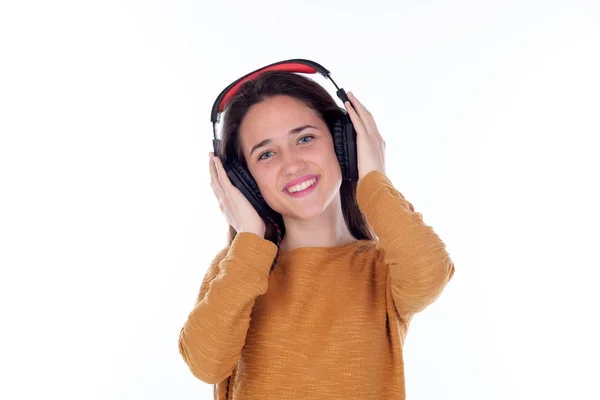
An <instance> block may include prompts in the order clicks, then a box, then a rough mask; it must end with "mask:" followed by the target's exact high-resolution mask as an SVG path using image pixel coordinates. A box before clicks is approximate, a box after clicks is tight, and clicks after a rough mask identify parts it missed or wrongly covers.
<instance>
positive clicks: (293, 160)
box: [283, 151, 306, 175]
mask: <svg viewBox="0 0 600 400" xmlns="http://www.w3.org/2000/svg"><path fill="white" fill-rule="evenodd" d="M305 167H306V164H305V163H304V161H303V160H302V158H301V157H299V155H298V154H297V153H295V152H294V151H287V152H285V154H284V156H283V172H284V173H285V174H286V175H295V174H297V173H299V172H302V171H303V170H304V168H305Z"/></svg>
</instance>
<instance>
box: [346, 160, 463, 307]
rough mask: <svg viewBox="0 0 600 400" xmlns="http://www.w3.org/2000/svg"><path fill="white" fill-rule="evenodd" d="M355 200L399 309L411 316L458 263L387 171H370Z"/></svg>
mask: <svg viewBox="0 0 600 400" xmlns="http://www.w3.org/2000/svg"><path fill="white" fill-rule="evenodd" d="M357 202H358V205H359V208H360V209H361V211H362V212H363V214H364V215H365V217H366V219H367V221H368V222H369V224H370V225H371V226H372V227H373V230H374V231H375V234H376V235H377V236H378V239H379V241H378V244H377V247H378V248H379V250H380V252H381V257H382V261H383V262H384V263H385V264H387V265H388V266H389V269H390V275H391V287H390V290H391V294H392V297H393V299H394V304H395V306H396V310H397V311H398V314H399V315H400V316H401V317H402V318H404V319H408V318H409V317H410V315H412V314H414V313H417V312H419V311H422V310H423V309H424V308H425V307H427V306H428V305H429V304H431V303H433V301H434V300H435V299H437V298H438V297H439V295H440V294H441V292H442V290H443V288H444V287H445V286H446V284H447V283H448V281H450V279H451V278H452V276H453V274H454V264H453V262H452V260H451V259H450V256H449V255H448V253H447V251H446V246H445V244H444V243H443V242H442V241H441V239H440V238H439V237H438V235H437V234H436V233H435V232H434V230H433V228H432V227H430V226H428V225H426V224H425V223H424V222H423V218H422V216H421V214H420V213H418V212H415V211H414V207H413V206H412V204H411V203H409V202H408V201H407V200H406V199H405V198H404V196H402V194H400V193H399V192H398V191H397V190H396V189H395V188H394V186H393V185H392V183H391V182H390V180H389V179H388V177H387V176H386V175H385V174H384V173H382V172H380V171H372V172H370V173H369V174H367V175H366V176H365V177H364V178H362V179H361V180H360V181H359V184H358V188H357Z"/></svg>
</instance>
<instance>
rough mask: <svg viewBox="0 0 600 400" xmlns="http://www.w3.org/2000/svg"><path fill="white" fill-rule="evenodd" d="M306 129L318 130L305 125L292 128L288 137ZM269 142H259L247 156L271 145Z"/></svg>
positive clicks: (266, 140) (267, 140)
mask: <svg viewBox="0 0 600 400" xmlns="http://www.w3.org/2000/svg"><path fill="white" fill-rule="evenodd" d="M306 128H313V129H318V128H317V127H316V126H314V125H310V124H307V125H302V126H299V127H297V128H294V129H292V130H291V131H290V132H289V134H290V135H296V134H298V133H300V132H302V131H303V130H305V129H306ZM271 142H272V139H265V140H261V141H260V142H258V143H257V144H255V145H254V146H253V147H252V150H250V154H248V155H249V156H251V155H252V153H254V150H257V149H259V148H260V147H263V146H266V145H268V144H269V143H271Z"/></svg>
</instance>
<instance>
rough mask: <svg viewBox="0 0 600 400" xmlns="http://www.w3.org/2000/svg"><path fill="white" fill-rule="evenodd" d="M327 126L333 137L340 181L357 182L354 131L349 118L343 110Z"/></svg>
mask: <svg viewBox="0 0 600 400" xmlns="http://www.w3.org/2000/svg"><path fill="white" fill-rule="evenodd" d="M340 111H342V110H340ZM329 126H330V128H329V129H330V130H331V134H332V136H333V146H334V148H335V154H336V156H337V158H338V161H339V163H340V167H341V169H342V179H343V180H347V181H354V182H355V181H358V162H357V155H356V131H355V130H354V125H352V120H351V119H350V116H349V115H348V113H346V112H345V110H343V111H342V112H341V113H339V114H338V115H337V116H336V117H333V118H331V120H330V123H329Z"/></svg>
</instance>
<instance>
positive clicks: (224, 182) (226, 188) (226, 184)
mask: <svg viewBox="0 0 600 400" xmlns="http://www.w3.org/2000/svg"><path fill="white" fill-rule="evenodd" d="M214 161H215V166H216V170H217V175H218V176H219V183H220V184H221V187H222V188H223V193H224V194H225V195H226V196H227V197H229V194H230V190H231V188H232V187H233V184H232V183H231V181H230V180H229V177H228V176H227V172H226V171H225V168H223V163H222V162H221V159H220V158H219V157H215V158H214Z"/></svg>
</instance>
